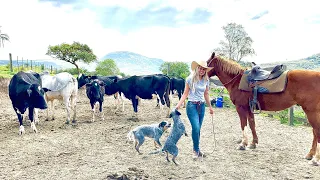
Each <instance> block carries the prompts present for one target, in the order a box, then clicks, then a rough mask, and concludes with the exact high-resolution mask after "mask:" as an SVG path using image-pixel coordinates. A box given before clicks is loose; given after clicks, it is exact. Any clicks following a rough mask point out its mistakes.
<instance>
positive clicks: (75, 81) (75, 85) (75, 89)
mask: <svg viewBox="0 0 320 180" xmlns="http://www.w3.org/2000/svg"><path fill="white" fill-rule="evenodd" d="M72 84H73V85H74V87H75V88H74V91H75V92H74V93H75V94H77V93H78V80H77V79H76V78H75V77H73V76H72Z"/></svg>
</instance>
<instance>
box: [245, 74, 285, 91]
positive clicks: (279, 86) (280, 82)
mask: <svg viewBox="0 0 320 180" xmlns="http://www.w3.org/2000/svg"><path fill="white" fill-rule="evenodd" d="M248 72H249V71H246V72H244V73H243V75H242V77H241V80H240V84H239V89H240V90H243V91H252V89H253V88H252V87H250V86H249V84H248V81H247V76H248ZM287 73H288V71H284V72H283V73H282V74H281V75H280V76H279V77H278V78H275V79H271V80H263V81H256V83H258V85H259V89H258V92H260V93H279V92H283V91H284V90H285V88H286V85H287Z"/></svg>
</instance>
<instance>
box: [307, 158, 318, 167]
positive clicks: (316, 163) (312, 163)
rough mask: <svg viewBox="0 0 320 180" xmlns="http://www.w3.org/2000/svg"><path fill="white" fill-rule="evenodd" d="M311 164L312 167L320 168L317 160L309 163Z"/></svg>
mask: <svg viewBox="0 0 320 180" xmlns="http://www.w3.org/2000/svg"><path fill="white" fill-rule="evenodd" d="M309 164H310V165H313V166H319V165H320V162H319V161H317V160H315V159H312V160H311V161H309Z"/></svg>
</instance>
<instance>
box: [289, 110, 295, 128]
mask: <svg viewBox="0 0 320 180" xmlns="http://www.w3.org/2000/svg"><path fill="white" fill-rule="evenodd" d="M288 121H289V125H290V126H293V121H294V117H293V106H291V107H290V108H289V111H288Z"/></svg>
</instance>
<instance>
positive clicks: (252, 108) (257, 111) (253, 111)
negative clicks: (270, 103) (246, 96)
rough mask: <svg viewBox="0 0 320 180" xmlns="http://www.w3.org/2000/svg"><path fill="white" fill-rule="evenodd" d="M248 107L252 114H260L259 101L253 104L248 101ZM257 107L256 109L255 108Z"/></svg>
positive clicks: (251, 101)
mask: <svg viewBox="0 0 320 180" xmlns="http://www.w3.org/2000/svg"><path fill="white" fill-rule="evenodd" d="M249 106H250V111H251V112H252V113H253V114H260V113H261V106H260V103H259V101H256V102H254V101H253V100H249ZM257 106H258V109H257V108H256V107H257Z"/></svg>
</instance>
